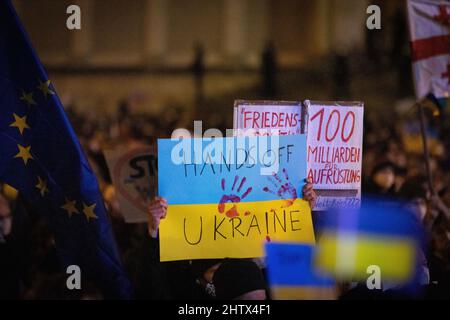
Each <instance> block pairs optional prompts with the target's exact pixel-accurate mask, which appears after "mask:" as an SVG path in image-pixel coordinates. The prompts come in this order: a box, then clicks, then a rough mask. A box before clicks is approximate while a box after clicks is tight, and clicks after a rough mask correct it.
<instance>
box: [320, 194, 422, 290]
mask: <svg viewBox="0 0 450 320" xmlns="http://www.w3.org/2000/svg"><path fill="white" fill-rule="evenodd" d="M327 218H328V219H327V220H326V221H325V223H324V227H323V231H322V233H321V237H320V239H319V241H318V250H317V255H316V257H315V263H316V265H317V267H318V268H319V269H320V270H322V271H324V272H327V273H331V274H333V275H334V276H335V277H337V278H339V279H342V280H352V281H366V280H367V278H368V276H369V274H368V270H369V269H370V268H369V267H371V266H376V267H377V269H379V270H380V271H381V280H382V282H392V283H397V284H399V285H407V284H409V283H411V282H414V281H415V280H416V279H417V276H418V273H417V272H418V271H419V269H420V268H419V265H418V263H419V251H420V250H421V242H422V236H423V235H422V232H421V229H420V222H419V221H418V219H417V218H416V217H415V216H414V214H413V213H412V212H409V210H408V209H407V207H406V206H405V205H404V204H402V203H395V202H392V201H388V200H386V199H380V198H366V199H364V203H363V206H362V207H361V209H360V210H345V211H340V210H339V211H336V212H332V214H330V215H329V216H328V217H327Z"/></svg>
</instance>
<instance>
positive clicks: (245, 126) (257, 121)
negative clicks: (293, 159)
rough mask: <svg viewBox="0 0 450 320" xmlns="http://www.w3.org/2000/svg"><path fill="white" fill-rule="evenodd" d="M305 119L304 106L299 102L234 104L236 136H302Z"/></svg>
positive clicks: (242, 101)
mask: <svg viewBox="0 0 450 320" xmlns="http://www.w3.org/2000/svg"><path fill="white" fill-rule="evenodd" d="M304 118H305V117H304V108H303V105H302V103H301V102H298V101H248V100H236V101H235V102H234V114H233V121H234V129H235V131H234V132H235V136H259V135H292V134H302V133H304V128H305V122H304Z"/></svg>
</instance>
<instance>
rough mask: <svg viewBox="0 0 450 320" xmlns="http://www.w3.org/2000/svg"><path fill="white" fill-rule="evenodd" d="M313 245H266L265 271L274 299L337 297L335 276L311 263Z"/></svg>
mask: <svg viewBox="0 0 450 320" xmlns="http://www.w3.org/2000/svg"><path fill="white" fill-rule="evenodd" d="M314 250H315V246H313V245H308V244H294V243H268V244H266V256H267V270H268V277H269V283H270V290H271V293H272V297H273V299H277V300H280V299H281V300H288V299H295V300H313V299H314V300H319V299H327V300H329V299H336V298H337V288H336V286H335V282H334V279H332V278H331V277H330V276H326V275H324V274H322V273H320V272H319V270H318V269H317V268H316V267H315V265H314V261H313V258H314Z"/></svg>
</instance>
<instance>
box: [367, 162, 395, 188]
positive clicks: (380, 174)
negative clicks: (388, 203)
mask: <svg viewBox="0 0 450 320" xmlns="http://www.w3.org/2000/svg"><path fill="white" fill-rule="evenodd" d="M395 173H396V166H395V164H394V163H392V162H390V161H382V162H380V163H378V164H377V165H376V166H375V167H374V168H373V170H372V174H371V175H370V180H369V181H368V183H367V185H366V186H365V188H364V192H365V193H366V194H371V195H378V196H393V195H395Z"/></svg>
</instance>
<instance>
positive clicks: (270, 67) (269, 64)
mask: <svg viewBox="0 0 450 320" xmlns="http://www.w3.org/2000/svg"><path fill="white" fill-rule="evenodd" d="M277 71H278V66H277V57H276V52H275V46H274V45H273V43H272V42H269V43H268V44H267V45H266V47H265V49H264V51H263V54H262V59H261V74H262V79H263V92H262V94H263V96H264V97H266V98H268V99H273V98H275V97H276V96H277Z"/></svg>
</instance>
